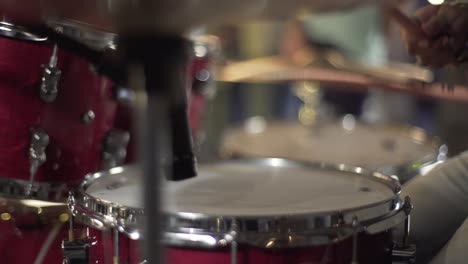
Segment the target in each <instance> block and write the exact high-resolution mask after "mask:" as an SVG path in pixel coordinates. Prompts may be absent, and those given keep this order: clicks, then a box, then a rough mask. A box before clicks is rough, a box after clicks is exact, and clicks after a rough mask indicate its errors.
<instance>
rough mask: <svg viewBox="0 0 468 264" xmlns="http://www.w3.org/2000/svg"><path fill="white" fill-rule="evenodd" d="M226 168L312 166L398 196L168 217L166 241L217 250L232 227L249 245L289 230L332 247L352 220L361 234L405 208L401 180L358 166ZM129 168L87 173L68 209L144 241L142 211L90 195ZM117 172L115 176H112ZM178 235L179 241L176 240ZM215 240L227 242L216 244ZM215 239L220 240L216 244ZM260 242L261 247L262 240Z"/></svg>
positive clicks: (258, 162) (264, 162)
mask: <svg viewBox="0 0 468 264" xmlns="http://www.w3.org/2000/svg"><path fill="white" fill-rule="evenodd" d="M222 164H243V165H245V164H252V165H255V166H276V167H278V166H280V167H285V168H288V167H290V168H300V167H308V168H314V169H326V170H334V171H342V172H350V173H355V174H359V175H362V176H365V177H368V178H370V179H373V180H374V181H378V182H380V183H383V184H384V185H386V186H387V187H388V188H389V189H390V190H391V191H392V192H393V193H394V195H393V196H392V197H391V198H389V199H386V200H384V201H380V202H377V203H374V204H369V205H366V206H362V207H356V208H351V209H347V210H343V211H336V212H321V213H313V214H307V213H304V214H297V215H275V216H258V217H257V216H245V217H244V216H213V215H204V214H197V213H186V212H177V213H165V214H164V217H165V223H166V227H165V229H164V230H165V231H166V239H165V241H166V243H167V244H169V245H179V244H181V243H182V244H184V243H186V242H187V243H193V241H194V240H193V238H191V239H185V240H184V239H182V240H180V238H181V237H182V236H181V234H188V233H190V234H193V235H194V236H196V235H199V236H210V237H212V239H211V240H209V241H211V242H209V243H205V245H204V246H210V247H217V246H220V245H223V244H226V239H225V236H226V234H229V233H230V231H231V230H232V227H233V226H237V227H238V230H237V231H236V232H238V233H239V238H240V239H241V240H245V241H252V240H251V239H249V237H252V235H253V234H255V235H256V236H259V235H264V236H267V235H268V237H270V238H271V237H273V236H274V235H278V234H279V233H278V230H283V231H286V230H287V232H286V233H288V234H290V235H294V236H296V237H297V236H311V234H318V233H320V232H322V233H324V234H326V237H327V238H328V239H327V240H326V241H327V242H326V243H330V241H338V240H341V239H344V238H346V237H347V236H349V235H350V234H351V233H352V232H351V233H350V231H349V230H351V229H350V227H351V223H352V221H353V219H354V218H357V219H358V220H359V222H360V224H361V228H362V230H365V229H366V227H367V226H368V225H371V224H374V223H375V221H377V220H379V219H385V218H387V217H390V216H392V215H394V214H396V213H398V212H399V211H401V208H402V201H401V199H400V197H399V194H400V191H401V185H400V184H399V182H398V181H397V180H395V179H393V178H392V177H389V176H386V175H383V174H381V173H378V172H369V171H367V170H365V169H363V168H360V167H354V166H348V165H344V164H326V163H310V162H307V163H306V162H296V161H289V160H285V159H276V158H266V159H253V160H236V161H221V162H218V163H216V165H222ZM131 167H135V166H126V167H117V168H114V169H111V170H108V171H101V172H97V173H92V174H88V175H87V176H86V177H85V181H84V182H83V183H82V184H81V186H80V188H79V190H78V191H77V193H75V194H73V195H72V196H71V202H70V208H71V211H72V213H73V214H74V215H80V216H81V217H82V218H83V217H84V218H85V221H86V223H87V224H90V225H92V226H94V225H93V222H96V220H98V222H99V224H98V225H96V226H94V227H96V228H99V229H103V228H106V227H107V228H113V227H118V228H119V230H120V231H122V232H124V233H126V234H127V235H129V234H130V233H131V234H133V237H138V238H142V237H143V233H142V226H143V225H142V223H143V221H144V210H143V209H141V208H132V207H127V206H123V205H119V204H115V203H112V202H109V201H105V200H101V199H98V198H96V197H93V196H92V195H90V194H88V193H87V192H86V190H87V188H88V187H89V186H90V185H91V184H92V183H93V182H95V181H96V180H98V179H100V178H103V177H112V175H113V174H120V173H122V171H124V170H128V169H130V168H131ZM113 170H114V172H115V173H112V171H113ZM117 172H118V173H117ZM393 225H394V223H392V224H385V225H383V227H380V229H381V230H380V231H384V230H386V229H389V228H391V227H392V226H393ZM214 227H216V228H214ZM330 231H332V232H330ZM340 233H341V234H342V235H337V236H335V234H340ZM135 234H137V235H135ZM171 234H172V236H171ZM177 234H178V235H177ZM174 237H178V238H177V239H174ZM213 237H215V238H223V239H221V240H219V241H218V240H216V239H215V238H213ZM213 239H214V240H213ZM190 241H192V242H190ZM213 241H216V242H214V243H213ZM324 241H325V240H324ZM301 243H302V242H301ZM303 243H306V244H310V243H313V244H317V243H318V242H317V241H313V242H311V241H310V239H308V240H307V241H306V242H303ZM202 244H203V243H202ZM257 244H262V243H260V242H259V243H257ZM296 244H297V243H296ZM296 244H294V246H296ZM263 246H265V245H263Z"/></svg>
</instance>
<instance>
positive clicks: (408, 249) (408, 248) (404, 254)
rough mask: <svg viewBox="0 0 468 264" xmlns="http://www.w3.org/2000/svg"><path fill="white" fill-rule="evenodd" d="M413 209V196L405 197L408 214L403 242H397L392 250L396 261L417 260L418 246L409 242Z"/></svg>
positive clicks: (409, 263) (413, 261) (410, 261)
mask: <svg viewBox="0 0 468 264" xmlns="http://www.w3.org/2000/svg"><path fill="white" fill-rule="evenodd" d="M412 209H413V204H412V203H411V198H410V197H409V196H406V197H405V203H404V204H403V211H404V212H405V214H406V219H405V227H404V228H405V230H404V234H403V241H402V242H401V243H395V245H394V247H393V250H392V258H393V262H394V263H408V264H411V263H415V261H416V246H415V245H412V244H410V243H409V234H410V225H411V216H410V212H411V210H412Z"/></svg>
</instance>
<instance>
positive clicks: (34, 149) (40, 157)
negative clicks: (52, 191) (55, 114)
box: [26, 128, 49, 195]
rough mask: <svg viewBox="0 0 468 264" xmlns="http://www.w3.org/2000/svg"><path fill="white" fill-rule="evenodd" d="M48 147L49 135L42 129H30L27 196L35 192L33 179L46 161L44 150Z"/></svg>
mask: <svg viewBox="0 0 468 264" xmlns="http://www.w3.org/2000/svg"><path fill="white" fill-rule="evenodd" d="M47 145H49V135H47V133H46V132H45V130H44V129H42V128H39V129H32V131H31V143H30V145H29V164H30V168H29V173H30V184H29V186H28V190H26V193H27V194H28V195H30V194H31V192H33V191H35V190H33V189H34V188H33V187H34V186H33V185H34V177H35V176H36V173H37V170H38V169H39V167H40V166H41V165H42V164H44V162H46V160H47V156H46V152H45V150H46V148H47Z"/></svg>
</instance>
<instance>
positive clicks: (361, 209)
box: [0, 0, 468, 264]
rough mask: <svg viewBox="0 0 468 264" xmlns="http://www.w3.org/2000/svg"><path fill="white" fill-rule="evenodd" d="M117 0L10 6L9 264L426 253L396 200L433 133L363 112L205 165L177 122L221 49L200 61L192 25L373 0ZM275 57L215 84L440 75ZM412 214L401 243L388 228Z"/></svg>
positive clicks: (5, 232) (1, 243) (0, 155)
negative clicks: (412, 239)
mask: <svg viewBox="0 0 468 264" xmlns="http://www.w3.org/2000/svg"><path fill="white" fill-rule="evenodd" d="M105 2H106V3H104V1H93V0H87V1H78V2H77V1H75V2H74V3H72V2H69V1H55V0H44V1H37V2H35V1H26V0H21V1H15V2H11V1H2V3H0V10H2V13H4V14H8V16H5V17H8V19H7V18H4V20H3V21H2V22H0V50H1V51H2V52H1V54H2V55H1V56H0V61H1V63H0V93H1V94H2V96H1V97H0V120H1V121H2V122H3V121H5V122H4V123H5V125H4V126H2V128H1V129H0V133H1V134H2V135H3V136H2V137H1V138H0V146H3V147H2V149H3V150H2V151H1V152H0V176H1V177H0V210H1V211H0V229H1V230H2V231H1V232H0V251H1V257H2V261H1V262H2V263H20V264H29V263H35V264H40V263H52V264H53V263H68V264H84V263H86V264H87V263H104V264H107V263H109V264H110V263H113V264H118V263H122V264H123V263H129V264H141V263H158V262H159V260H164V262H166V263H170V264H179V263H232V264H236V263H237V264H248V263H260V264H261V263H265V264H266V263H277V264H283V263H284V264H286V263H288V264H305V263H323V264H325V263H327V264H345V263H352V264H357V263H361V264H365V263H369V264H371V263H389V264H390V263H392V261H395V260H399V261H404V262H406V263H412V261H414V258H413V257H414V250H415V249H414V246H413V245H411V244H409V243H408V236H409V227H410V226H409V225H410V211H411V209H412V204H411V200H410V198H409V197H400V190H401V183H402V182H404V181H406V180H408V179H410V178H411V177H414V176H416V174H420V173H422V172H423V170H424V169H427V168H429V167H430V166H432V165H434V164H436V163H439V162H442V161H443V160H444V159H445V157H446V154H447V151H446V148H445V146H444V145H443V144H441V143H440V142H438V141H437V139H435V138H432V137H430V136H428V135H426V134H425V133H424V132H423V131H422V130H419V129H415V128H406V127H397V128H388V127H371V126H368V125H364V124H359V123H357V124H353V125H352V127H349V124H344V123H341V124H336V123H330V124H326V125H324V126H321V127H320V129H319V130H311V129H308V128H305V127H300V126H296V125H292V124H288V123H268V124H267V125H266V126H265V127H263V128H262V129H261V131H255V132H254V133H251V131H249V130H248V129H247V130H245V127H241V128H234V129H232V130H231V131H230V132H229V133H228V136H227V137H226V141H225V143H224V145H223V151H224V152H225V153H227V154H229V155H230V157H231V158H232V157H234V156H235V157H237V158H241V159H230V160H226V161H219V162H215V163H210V164H202V165H200V166H199V167H198V173H197V174H198V175H197V176H196V177H194V176H195V166H194V165H195V164H194V159H193V156H192V152H191V150H190V148H191V141H190V137H187V135H186V134H184V133H185V132H187V131H189V129H188V128H187V127H186V126H187V124H186V123H184V122H178V121H177V122H174V121H173V120H170V119H171V118H174V119H175V118H181V119H184V118H186V117H187V109H188V110H189V119H190V120H189V121H190V122H189V123H190V127H191V129H192V130H193V135H194V136H196V135H197V133H198V131H199V130H200V129H201V124H200V122H201V119H202V118H201V116H202V114H203V109H204V104H205V100H206V94H207V93H209V92H207V90H208V89H209V87H210V85H211V83H212V81H213V80H214V71H213V68H214V58H215V57H216V54H217V52H219V48H218V46H217V44H216V38H213V37H200V38H194V39H192V40H191V41H189V44H190V45H189V47H190V49H189V51H188V52H187V53H189V55H187V54H185V53H184V52H186V51H187V49H186V46H187V45H186V44H187V42H188V41H186V40H185V39H184V40H183V41H181V40H182V38H180V37H179V35H178V34H179V33H181V32H185V31H187V30H188V29H189V28H191V27H193V26H195V25H199V24H210V23H211V24H212V23H235V22H237V21H240V20H244V19H250V18H255V17H259V16H263V17H273V18H277V17H281V16H283V15H285V14H287V13H293V12H296V11H297V10H302V9H303V8H304V7H308V8H309V10H311V11H323V10H336V9H341V8H349V7H352V6H355V5H357V4H363V3H364V2H373V1H358V0H349V1H338V0H333V1H330V0H327V1H310V3H308V2H307V1H290V3H289V4H288V5H287V8H286V7H285V5H284V2H283V1H279V0H268V1H263V0H262V1H257V0H255V1H252V0H249V1H195V2H194V1H179V2H180V3H177V4H170V3H167V2H166V1H150V0H142V1H118V0H115V1H105ZM382 2H384V1H382ZM174 16H178V17H184V19H173V17H174ZM13 18H14V19H13ZM45 18H46V19H45ZM64 18H70V19H64ZM44 19H45V20H44ZM12 21H15V22H12ZM17 21H18V23H20V24H23V26H19V25H17V24H15V23H16V22H17ZM37 25H40V26H37ZM138 29H142V30H141V31H138ZM133 30H136V31H135V32H139V33H141V32H145V34H146V33H148V34H147V35H145V36H139V35H138V34H133V35H132V34H129V33H128V32H132V31H133ZM112 32H118V33H119V34H114V33H112ZM154 32H156V33H157V34H155V33H154ZM174 33H177V34H174ZM75 48H76V49H75ZM152 49H154V50H155V51H152ZM166 49H167V50H166ZM179 52H180V53H179ZM121 53H123V54H124V55H122V54H121ZM186 55H187V56H186ZM192 55H193V58H194V59H193V60H191V62H190V66H188V65H187V61H188V59H187V58H188V57H190V56H192ZM158 58H161V60H160V61H158ZM277 61H278V60H276V62H275V63H271V62H269V64H268V67H264V68H263V69H262V67H256V70H257V72H249V75H248V76H245V75H242V74H241V75H242V76H243V77H236V76H233V74H232V70H233V68H232V67H233V66H232V65H231V66H226V67H224V68H222V69H221V70H220V75H219V76H220V77H219V78H218V80H221V81H262V82H274V81H295V80H318V81H325V82H326V81H327V80H329V81H330V82H333V83H339V84H341V87H344V86H353V87H358V88H359V89H367V87H370V86H371V85H374V84H375V83H379V84H380V83H385V85H386V86H384V87H386V88H387V87H388V88H389V89H397V90H398V89H400V90H405V91H408V92H409V91H410V89H412V88H413V86H414V83H415V82H430V81H431V80H429V79H428V78H427V71H425V70H423V69H420V68H416V71H417V72H418V73H420V74H416V75H417V76H416V75H411V76H409V77H408V76H407V75H404V74H403V75H402V74H401V71H400V72H398V71H395V67H393V68H391V69H389V68H386V69H379V70H372V69H363V68H359V67H355V68H354V67H352V68H354V69H355V70H350V68H349V64H346V65H345V66H346V67H344V66H343V65H341V66H343V67H341V68H340V69H330V68H329V69H323V68H314V67H310V66H301V67H299V66H297V65H294V66H292V65H288V64H287V63H283V62H281V63H277ZM279 64H281V65H280V66H278V65H279ZM275 65H276V66H275ZM285 65H286V66H285ZM166 66H167V67H166ZM272 66H273V67H272ZM335 66H336V65H335ZM400 66H401V65H400ZM247 68H248V67H247ZM266 68H268V69H267V70H266V71H265V69H266ZM286 68H287V71H285V69H286ZM237 69H246V66H245V64H244V65H243V66H242V65H241V66H237ZM412 69H414V68H412ZM280 71H281V72H282V74H278V73H279V72H280ZM187 73H188V74H187ZM122 74H123V75H122ZM186 75H188V76H189V78H188V79H189V81H187V82H181V81H180V80H179V79H185V77H184V76H186ZM142 76H143V77H142ZM337 76H339V77H337ZM413 77H416V78H413ZM158 78H160V79H158ZM327 78H328V79H327ZM389 79H392V80H394V82H389ZM436 86H440V84H426V85H425V88H424V90H420V91H418V93H422V94H425V95H430V96H437V97H445V98H452V97H454V98H455V95H457V97H456V98H457V99H459V98H463V94H465V93H466V92H465V90H464V89H455V91H454V92H453V93H451V94H450V93H449V94H448V95H447V94H446V93H440V91H437V92H436V91H435V89H438V88H436ZM127 87H131V88H133V90H132V89H129V88H127ZM141 87H144V88H146V92H147V98H146V109H147V110H146V112H143V116H144V118H142V120H143V123H144V124H143V125H142V124H141V123H142V121H141V120H135V117H134V115H133V114H134V113H135V112H137V113H140V114H141V113H142V112H138V110H135V109H134V105H135V102H138V100H140V99H141V98H139V95H138V92H140V90H139V89H140V88H141ZM155 87H156V88H155ZM159 87H163V88H159ZM178 89H180V90H181V91H183V92H181V91H179V90H178ZM186 90H188V91H189V92H188V93H185V92H186ZM458 93H461V94H462V95H461V96H458V95H459V94H458ZM181 94H182V95H181ZM186 94H189V96H188V97H189V105H188V107H187V104H186V102H185V100H186ZM466 98H468V96H466ZM158 110H159V111H158ZM135 124H136V125H135ZM140 130H142V131H140ZM286 134H287V135H289V137H290V138H287V139H286V138H284V136H285V135H286ZM169 135H170V136H169ZM189 136H190V135H189ZM363 141H365V144H360V143H361V142H363ZM167 142H171V143H167ZM171 144H172V145H171ZM133 149H138V150H139V151H133ZM187 149H189V150H187ZM130 163H133V164H130ZM344 164H348V165H344ZM167 167H170V168H171V169H170V170H169V171H171V172H170V173H167V171H166V170H165V169H166V168H167ZM171 175H172V176H171ZM162 176H165V177H162ZM392 176H397V177H392ZM176 180H177V181H176ZM152 191H153V192H152ZM142 193H143V194H144V195H142ZM400 224H401V225H402V226H403V227H404V229H405V232H404V237H403V238H402V239H401V241H400V239H399V238H395V237H394V236H393V234H392V230H393V229H394V228H395V227H396V226H398V225H400ZM162 247H163V248H164V253H161V252H162V251H160V250H159V249H160V248H162ZM143 249H145V250H143ZM393 263H394V262H393Z"/></svg>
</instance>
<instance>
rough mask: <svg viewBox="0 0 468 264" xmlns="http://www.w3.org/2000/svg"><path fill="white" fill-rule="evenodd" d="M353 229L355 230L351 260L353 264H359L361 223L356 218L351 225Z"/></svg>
mask: <svg viewBox="0 0 468 264" xmlns="http://www.w3.org/2000/svg"><path fill="white" fill-rule="evenodd" d="M351 227H352V228H353V253H352V255H351V256H352V258H351V264H358V261H357V258H358V234H359V221H358V218H357V217H356V216H355V217H353V222H352V223H351Z"/></svg>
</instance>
